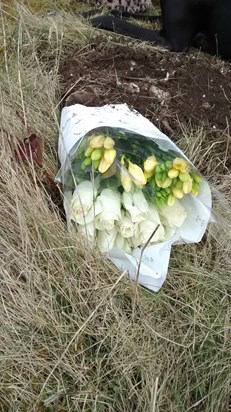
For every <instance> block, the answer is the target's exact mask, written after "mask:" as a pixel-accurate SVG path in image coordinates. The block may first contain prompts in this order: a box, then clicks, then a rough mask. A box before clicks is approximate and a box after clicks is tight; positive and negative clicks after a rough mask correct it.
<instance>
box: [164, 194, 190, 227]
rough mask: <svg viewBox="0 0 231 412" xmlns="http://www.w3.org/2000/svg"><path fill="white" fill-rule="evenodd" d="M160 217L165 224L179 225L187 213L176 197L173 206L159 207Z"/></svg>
mask: <svg viewBox="0 0 231 412" xmlns="http://www.w3.org/2000/svg"><path fill="white" fill-rule="evenodd" d="M160 217H161V220H162V222H163V224H164V225H166V226H170V227H181V226H182V225H183V223H184V221H185V219H186V217H187V213H186V210H185V208H184V207H183V206H182V204H181V203H180V202H179V200H177V199H176V200H175V203H174V205H173V206H171V207H170V206H168V205H164V206H162V207H161V209H160Z"/></svg>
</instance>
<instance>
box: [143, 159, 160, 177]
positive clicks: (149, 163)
mask: <svg viewBox="0 0 231 412" xmlns="http://www.w3.org/2000/svg"><path fill="white" fill-rule="evenodd" d="M157 163H158V162H157V160H156V156H154V155H153V156H149V157H148V158H147V159H146V160H145V162H144V171H145V172H147V173H150V172H153V170H154V169H155V167H156V165H157Z"/></svg>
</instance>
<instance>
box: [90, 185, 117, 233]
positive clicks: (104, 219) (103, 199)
mask: <svg viewBox="0 0 231 412" xmlns="http://www.w3.org/2000/svg"><path fill="white" fill-rule="evenodd" d="M96 205H97V206H98V205H99V208H100V209H101V213H99V214H97V216H96V220H95V227H96V229H98V230H112V229H113V227H114V225H115V221H117V220H119V219H120V218H121V196H120V194H119V193H118V192H117V191H115V190H112V189H104V190H102V192H101V194H100V195H99V196H98V198H97V202H96Z"/></svg>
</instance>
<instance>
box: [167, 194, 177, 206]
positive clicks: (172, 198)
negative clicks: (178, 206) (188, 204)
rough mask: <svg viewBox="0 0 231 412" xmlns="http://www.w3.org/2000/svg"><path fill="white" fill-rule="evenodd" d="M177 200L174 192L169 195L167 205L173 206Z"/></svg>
mask: <svg viewBox="0 0 231 412" xmlns="http://www.w3.org/2000/svg"><path fill="white" fill-rule="evenodd" d="M175 200H176V198H175V196H174V195H173V194H170V195H168V200H167V205H168V206H170V207H171V206H173V205H174V203H175Z"/></svg>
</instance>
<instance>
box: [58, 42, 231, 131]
mask: <svg viewBox="0 0 231 412" xmlns="http://www.w3.org/2000/svg"><path fill="white" fill-rule="evenodd" d="M59 73H60V76H61V78H60V84H61V90H62V93H63V94H64V93H67V92H68V90H70V89H71V92H73V91H75V90H78V91H80V90H83V89H85V88H86V87H89V86H91V87H92V88H93V89H95V90H96V92H97V94H98V96H95V99H93V100H92V101H91V105H99V106H100V105H104V104H110V103H111V104H115V103H127V104H128V105H129V106H131V107H132V108H134V109H136V110H138V111H139V112H140V113H142V114H143V115H144V116H146V117H147V118H149V119H150V120H151V121H153V122H154V123H155V124H156V125H159V126H160V127H161V128H162V129H163V126H164V125H169V126H170V127H169V129H170V130H171V129H172V130H173V131H175V130H176V129H178V127H179V123H184V124H185V123H189V122H190V123H191V124H192V125H198V124H201V123H202V122H203V123H205V124H207V125H208V127H209V128H211V129H213V130H216V129H218V130H224V129H226V128H227V124H228V122H230V119H231V64H230V63H227V62H216V61H215V59H213V58H212V57H210V56H205V55H202V56H200V57H198V56H196V55H195V54H188V55H180V54H175V53H171V52H166V51H165V52H158V51H157V50H156V49H153V50H152V49H151V48H148V49H147V50H146V49H143V48H136V49H134V48H132V47H128V46H123V45H119V44H118V45H114V46H113V48H111V47H108V46H107V47H105V46H104V45H103V44H102V43H101V44H100V45H98V46H97V45H91V46H89V47H88V48H87V49H85V50H84V51H83V50H79V49H75V50H73V51H72V52H71V54H70V55H69V56H68V57H67V58H66V59H65V61H63V62H62V63H61V65H60V69H59ZM75 82H77V84H76V86H74V87H73V85H74V84H75ZM165 127H166V126H165ZM168 133H169V130H168Z"/></svg>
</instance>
